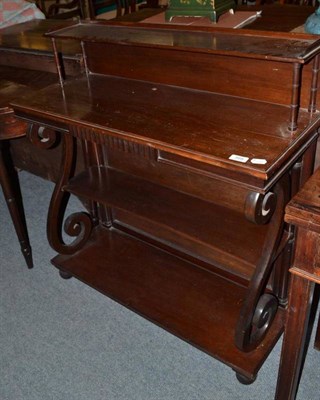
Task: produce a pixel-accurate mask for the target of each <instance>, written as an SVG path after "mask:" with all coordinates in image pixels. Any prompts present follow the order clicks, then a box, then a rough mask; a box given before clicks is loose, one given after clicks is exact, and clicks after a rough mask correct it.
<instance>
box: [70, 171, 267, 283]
mask: <svg viewBox="0 0 320 400" xmlns="http://www.w3.org/2000/svg"><path fill="white" fill-rule="evenodd" d="M64 190H66V191H68V192H70V193H72V194H74V195H76V196H78V197H79V198H81V199H84V200H90V201H96V202H97V203H98V204H99V205H100V206H101V205H106V206H108V207H110V208H111V210H112V219H113V224H114V225H115V226H117V227H118V228H120V229H123V230H125V231H127V232H129V233H131V234H132V235H136V236H137V237H139V238H140V239H143V240H144V241H146V242H149V243H151V244H153V245H156V246H158V247H160V248H163V249H165V250H166V251H169V252H171V253H172V254H174V255H176V256H179V257H181V258H184V259H186V260H188V261H191V262H193V263H195V264H197V265H198V266H201V267H203V268H205V269H208V270H210V271H211V272H214V273H217V274H219V275H221V276H224V277H226V278H228V279H231V280H236V281H238V283H241V284H242V285H244V286H246V285H247V283H248V282H249V281H250V279H251V277H252V274H253V272H254V270H255V268H256V265H257V263H258V260H259V258H260V256H261V252H262V247H263V243H264V239H265V235H266V231H267V226H266V225H256V224H254V223H252V222H249V221H248V220H246V218H245V216H244V214H241V213H240V212H237V211H232V210H230V209H229V208H226V207H224V206H221V205H217V204H214V203H212V202H210V201H209V200H210V199H208V201H205V200H202V199H199V198H196V197H193V196H191V195H188V194H186V193H182V192H178V191H176V190H173V189H170V188H167V187H163V186H160V185H158V184H155V183H153V182H150V181H147V180H145V179H141V178H139V177H137V176H133V175H129V174H126V173H123V172H121V171H118V170H115V169H111V168H108V167H91V168H89V169H87V170H86V171H84V172H82V173H80V174H79V175H77V176H76V177H74V178H73V179H72V180H70V182H69V184H68V185H67V186H65V187H64Z"/></svg>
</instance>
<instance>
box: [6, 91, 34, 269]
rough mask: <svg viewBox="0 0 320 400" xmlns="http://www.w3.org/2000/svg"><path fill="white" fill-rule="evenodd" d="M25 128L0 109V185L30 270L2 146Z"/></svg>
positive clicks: (24, 230) (18, 206)
mask: <svg viewBox="0 0 320 400" xmlns="http://www.w3.org/2000/svg"><path fill="white" fill-rule="evenodd" d="M0 93H1V88H0ZM26 127H27V124H25V123H24V122H22V121H19V120H16V119H15V118H14V116H13V114H12V111H10V110H8V109H7V107H1V108H0V184H1V187H2V190H3V194H4V197H5V200H6V203H7V205H8V209H9V212H10V215H11V219H12V222H13V225H14V228H15V230H16V233H17V236H18V239H19V243H20V247H21V251H22V254H23V256H24V258H25V260H26V263H27V266H28V268H32V267H33V261H32V253H31V246H30V242H29V237H28V231H27V227H26V222H25V217H24V212H23V207H22V202H21V196H20V193H19V191H17V190H15V185H16V183H15V182H13V178H12V176H10V173H9V170H8V166H7V162H8V161H6V160H5V158H6V157H8V154H5V150H4V144H3V141H4V140H9V139H13V138H17V137H20V136H24V135H25V133H26ZM11 175H12V174H11ZM2 223H3V222H2Z"/></svg>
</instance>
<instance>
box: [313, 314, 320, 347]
mask: <svg viewBox="0 0 320 400" xmlns="http://www.w3.org/2000/svg"><path fill="white" fill-rule="evenodd" d="M314 348H315V349H317V350H319V351H320V315H319V319H318V327H317V332H316V339H315V341H314Z"/></svg>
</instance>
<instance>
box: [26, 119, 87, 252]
mask: <svg viewBox="0 0 320 400" xmlns="http://www.w3.org/2000/svg"><path fill="white" fill-rule="evenodd" d="M29 138H30V140H31V141H32V142H33V143H34V144H36V145H37V146H40V147H43V148H48V147H51V146H52V144H53V143H55V141H56V132H54V131H52V130H50V129H46V128H42V127H41V128H39V127H38V126H33V127H31V129H30V131H29ZM61 140H62V149H63V151H62V163H61V170H60V174H59V179H58V181H57V183H56V186H55V189H54V191H53V194H52V197H51V201H50V206H49V211H48V220H47V236H48V240H49V243H50V245H51V247H52V248H53V249H54V250H56V251H57V252H58V253H60V254H72V253H74V252H76V251H78V250H79V249H80V248H81V247H82V246H83V245H84V244H85V243H86V241H87V240H88V238H89V236H90V233H91V229H92V221H91V217H90V215H89V214H87V213H85V212H78V213H74V214H72V215H70V216H69V217H68V218H67V219H66V220H65V222H64V223H63V221H64V215H65V211H66V207H67V205H68V200H69V197H70V194H69V193H68V192H65V191H64V190H63V188H64V186H65V185H66V184H67V182H68V181H69V179H70V177H71V176H72V174H73V170H74V164H75V146H74V142H75V139H74V137H73V136H71V135H70V134H67V133H66V134H63V135H62V139H61ZM62 228H64V231H65V233H66V234H68V235H69V236H71V237H75V239H74V240H73V241H72V242H71V243H65V241H64V239H63V233H62V230H63V229H62Z"/></svg>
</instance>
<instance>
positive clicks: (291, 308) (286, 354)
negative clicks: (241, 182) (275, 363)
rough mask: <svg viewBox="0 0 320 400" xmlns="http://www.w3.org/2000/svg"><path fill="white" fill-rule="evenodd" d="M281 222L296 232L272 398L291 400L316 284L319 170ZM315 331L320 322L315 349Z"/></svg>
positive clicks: (319, 257) (318, 273) (319, 247)
mask: <svg viewBox="0 0 320 400" xmlns="http://www.w3.org/2000/svg"><path fill="white" fill-rule="evenodd" d="M285 220H286V221H287V223H289V224H290V225H291V226H292V227H294V228H295V229H296V231H297V232H296V239H295V255H294V260H293V264H292V266H291V268H290V273H291V281H290V285H289V302H288V310H287V316H286V323H285V332H284V338H283V345H282V352H281V361H280V368H279V377H278V384H277V392H276V397H275V398H276V399H277V400H294V399H295V398H296V393H297V388H298V382H299V378H300V374H301V368H302V364H303V356H304V351H305V345H306V337H307V331H308V328H309V319H310V310H311V304H312V300H313V294H314V289H315V285H316V284H320V169H318V170H317V171H316V172H315V173H314V174H313V175H312V176H311V178H310V179H309V180H308V181H307V183H306V184H305V185H304V186H303V188H302V189H301V190H300V191H299V192H298V193H297V194H296V195H295V197H294V198H293V199H292V200H291V201H290V203H289V204H288V205H287V207H286V214H285ZM319 332H320V322H319V324H318V327H317V333H316V343H315V346H316V347H317V348H319ZM315 384H316V383H315Z"/></svg>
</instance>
